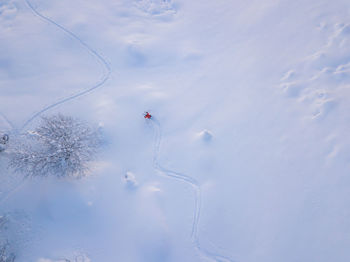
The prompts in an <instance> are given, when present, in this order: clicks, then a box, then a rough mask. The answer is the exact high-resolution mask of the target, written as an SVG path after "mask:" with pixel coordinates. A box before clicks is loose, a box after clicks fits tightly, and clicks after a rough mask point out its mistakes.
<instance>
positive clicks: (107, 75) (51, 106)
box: [21, 0, 111, 130]
mask: <svg viewBox="0 0 350 262" xmlns="http://www.w3.org/2000/svg"><path fill="white" fill-rule="evenodd" d="M25 1H26V3H27V5H28V6H29V8H30V9H31V10H32V12H33V13H34V14H35V15H36V16H38V17H40V18H41V19H43V20H45V21H47V22H49V23H50V24H52V25H54V26H56V27H58V28H59V29H61V30H62V31H63V32H65V33H66V34H68V35H69V36H70V37H72V38H73V39H75V40H77V41H78V42H79V43H80V44H81V45H82V46H83V47H84V48H85V49H86V50H87V51H88V52H89V53H90V54H92V55H93V56H94V57H96V58H97V60H98V61H99V62H100V63H101V64H102V65H103V67H104V68H105V70H106V72H105V73H104V76H103V77H102V79H101V80H100V81H99V82H98V83H96V84H95V85H93V86H92V87H90V88H88V89H85V90H83V91H81V92H79V93H76V94H74V95H71V96H69V97H66V98H63V99H61V100H59V101H57V102H55V103H53V104H51V105H49V106H46V107H44V108H43V109H41V110H40V111H39V112H37V113H35V114H34V115H32V116H31V117H30V118H29V119H28V120H27V121H26V122H25V123H24V124H23V126H22V128H21V130H23V129H24V128H25V127H26V126H27V125H28V124H29V123H30V122H32V121H33V120H34V119H35V118H37V117H38V116H40V115H41V114H42V113H44V112H46V111H48V110H49V109H51V108H53V107H56V106H58V105H61V104H63V103H66V102H68V101H70V100H73V99H75V98H77V97H80V96H82V95H85V94H87V93H90V92H91V91H93V90H95V89H97V88H99V87H101V86H102V85H103V84H104V83H105V82H106V81H107V80H108V79H109V76H110V74H111V67H110V66H109V64H108V63H107V61H106V60H105V59H104V58H103V57H102V56H101V55H100V54H99V53H98V52H97V51H96V50H94V49H93V48H91V47H90V46H89V45H87V44H86V43H85V42H84V41H83V40H82V39H81V38H80V37H78V36H77V35H76V34H74V33H73V32H71V31H70V30H68V29H67V28H65V27H64V26H62V25H60V24H59V23H57V22H55V21H53V20H52V19H50V18H49V17H47V16H44V15H43V14H41V13H39V12H38V11H37V10H36V9H35V8H34V7H33V5H32V4H31V3H30V2H29V0H25Z"/></svg>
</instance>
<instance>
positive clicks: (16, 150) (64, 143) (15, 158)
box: [10, 114, 100, 177]
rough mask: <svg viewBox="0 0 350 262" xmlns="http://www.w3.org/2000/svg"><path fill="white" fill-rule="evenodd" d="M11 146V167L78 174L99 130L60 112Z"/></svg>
mask: <svg viewBox="0 0 350 262" xmlns="http://www.w3.org/2000/svg"><path fill="white" fill-rule="evenodd" d="M25 138H26V139H22V140H21V141H20V142H18V141H17V143H15V145H14V146H12V148H11V150H10V152H11V158H10V167H11V168H13V169H14V170H15V171H16V172H21V173H24V174H25V175H27V176H49V175H54V176H57V177H66V176H71V177H81V176H84V175H85V174H86V172H87V171H88V163H89V162H90V161H91V160H93V157H94V155H95V153H96V151H97V148H98V146H99V144H100V139H99V134H98V131H97V130H95V129H92V128H91V127H89V126H88V125H87V124H86V123H84V122H82V121H80V120H78V119H75V118H72V117H69V116H63V115H61V114H58V115H54V116H50V117H42V121H41V124H40V126H39V127H38V128H36V129H35V130H34V131H30V132H28V133H27V134H26V135H25Z"/></svg>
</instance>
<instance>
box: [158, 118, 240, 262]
mask: <svg viewBox="0 0 350 262" xmlns="http://www.w3.org/2000/svg"><path fill="white" fill-rule="evenodd" d="M151 121H152V123H154V127H155V142H154V154H153V167H154V169H156V170H158V171H159V172H160V173H162V174H163V175H165V176H167V177H170V178H173V179H176V180H178V181H181V182H183V183H186V184H188V185H190V186H191V187H192V188H193V191H194V193H195V207H194V211H193V223H192V232H191V238H192V243H193V244H194V246H195V248H196V249H197V250H198V252H199V253H200V254H201V255H202V256H203V257H204V258H206V259H208V260H211V261H217V262H234V261H233V260H232V259H230V258H229V257H226V256H223V255H220V254H218V253H215V252H211V251H208V250H206V249H205V248H203V247H202V246H201V245H200V243H199V237H198V223H199V219H200V214H201V188H200V185H199V183H198V181H197V180H195V179H194V178H192V177H190V176H188V175H186V174H183V173H179V172H176V171H173V170H170V169H167V168H165V167H163V166H162V165H161V164H160V163H159V156H160V147H161V142H162V129H161V125H160V123H159V122H158V120H157V119H155V118H152V119H151Z"/></svg>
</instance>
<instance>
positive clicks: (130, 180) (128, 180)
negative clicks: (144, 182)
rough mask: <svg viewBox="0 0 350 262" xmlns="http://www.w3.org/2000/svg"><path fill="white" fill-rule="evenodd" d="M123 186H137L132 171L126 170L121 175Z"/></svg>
mask: <svg viewBox="0 0 350 262" xmlns="http://www.w3.org/2000/svg"><path fill="white" fill-rule="evenodd" d="M123 180H124V184H125V187H126V188H128V189H135V188H136V187H137V186H138V183H137V181H136V177H135V175H134V173H132V172H130V171H127V172H126V173H125V175H124V176H123Z"/></svg>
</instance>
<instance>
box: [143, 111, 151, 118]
mask: <svg viewBox="0 0 350 262" xmlns="http://www.w3.org/2000/svg"><path fill="white" fill-rule="evenodd" d="M151 117H152V116H151V114H150V113H148V112H145V114H144V118H146V119H151Z"/></svg>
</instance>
